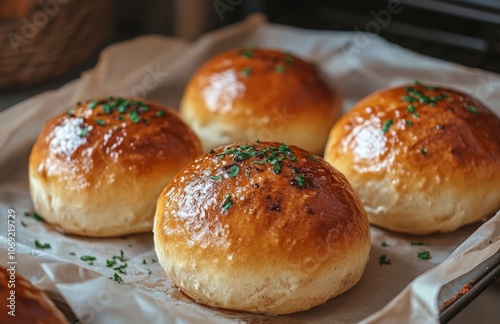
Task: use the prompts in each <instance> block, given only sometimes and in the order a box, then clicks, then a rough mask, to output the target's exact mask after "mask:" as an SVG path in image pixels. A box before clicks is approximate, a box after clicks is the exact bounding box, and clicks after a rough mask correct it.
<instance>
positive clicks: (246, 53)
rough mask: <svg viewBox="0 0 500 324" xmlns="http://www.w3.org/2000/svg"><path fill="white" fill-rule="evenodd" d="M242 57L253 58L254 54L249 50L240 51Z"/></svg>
mask: <svg viewBox="0 0 500 324" xmlns="http://www.w3.org/2000/svg"><path fill="white" fill-rule="evenodd" d="M240 55H243V56H244V57H247V58H252V57H253V53H252V52H251V51H249V50H243V51H240Z"/></svg>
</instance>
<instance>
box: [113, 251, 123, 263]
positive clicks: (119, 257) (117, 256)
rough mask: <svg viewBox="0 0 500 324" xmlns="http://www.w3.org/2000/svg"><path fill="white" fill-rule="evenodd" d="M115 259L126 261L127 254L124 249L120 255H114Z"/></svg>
mask: <svg viewBox="0 0 500 324" xmlns="http://www.w3.org/2000/svg"><path fill="white" fill-rule="evenodd" d="M113 260H119V261H121V262H125V255H124V253H123V251H122V250H120V255H113Z"/></svg>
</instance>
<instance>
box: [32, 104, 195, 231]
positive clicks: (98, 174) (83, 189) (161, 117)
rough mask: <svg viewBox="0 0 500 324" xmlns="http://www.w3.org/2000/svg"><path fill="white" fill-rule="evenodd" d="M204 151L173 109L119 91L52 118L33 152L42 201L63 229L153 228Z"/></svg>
mask: <svg viewBox="0 0 500 324" xmlns="http://www.w3.org/2000/svg"><path fill="white" fill-rule="evenodd" d="M200 154H201V144H200V142H199V140H198V138H197V137H196V135H195V134H194V133H193V132H192V131H191V129H190V128H189V127H188V126H187V125H186V124H184V122H182V121H181V119H180V118H179V117H177V115H176V113H175V112H173V111H172V110H170V109H168V108H166V107H163V106H162V105H160V104H159V103H156V102H153V101H141V100H140V99H138V98H135V99H134V98H115V97H110V98H108V99H104V100H95V101H86V102H82V103H78V104H77V105H76V106H74V107H71V108H70V109H68V111H67V112H65V113H62V114H60V115H58V116H56V117H55V118H53V119H52V120H50V121H48V122H47V124H46V125H45V127H44V128H43V130H42V132H41V133H40V135H39V137H38V139H37V141H36V142H35V145H34V146H33V149H32V152H31V156H30V159H29V180H30V192H31V197H32V199H33V203H34V206H35V209H36V210H37V211H38V213H40V214H41V215H42V216H43V218H44V219H45V220H46V221H47V222H49V223H51V224H53V225H54V226H55V227H56V228H57V229H58V230H61V231H63V232H67V233H72V234H77V235H83V236H93V237H111V236H118V235H125V234H130V233H139V232H148V231H151V229H152V227H153V218H154V210H155V204H156V200H157V198H158V195H159V194H160V193H161V191H162V189H163V188H164V187H165V185H166V184H167V183H168V182H169V181H170V179H172V178H173V176H174V175H175V174H176V173H177V172H178V171H179V170H180V169H181V168H182V167H183V166H184V165H186V164H187V163H188V162H190V161H191V160H193V159H194V158H196V157H197V156H198V155H200Z"/></svg>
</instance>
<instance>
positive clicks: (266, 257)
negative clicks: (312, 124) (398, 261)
mask: <svg viewBox="0 0 500 324" xmlns="http://www.w3.org/2000/svg"><path fill="white" fill-rule="evenodd" d="M154 233H155V248H156V251H157V254H158V257H159V260H160V263H161V264H162V266H163V267H164V269H165V270H166V272H167V275H168V276H169V278H170V280H171V281H172V282H173V283H174V284H175V285H177V286H179V287H180V288H181V289H182V290H183V291H184V292H185V293H186V294H188V295H189V296H191V297H193V298H194V299H196V300H199V301H200V302H202V303H205V304H208V305H212V306H216V307H223V308H230V309H239V310H246V311H251V312H265V313H275V314H283V313H290V312H296V311H300V310H305V309H308V308H310V307H313V306H315V305H318V304H320V303H322V302H324V301H326V300H327V299H329V298H332V297H334V296H336V295H338V294H340V293H342V292H343V291H345V290H347V289H349V288H350V287H351V286H353V285H354V284H355V283H356V282H357V281H358V280H359V278H360V276H361V274H362V272H363V269H364V267H365V265H366V262H367V258H368V252H369V249H370V234H369V225H368V220H367V218H366V214H365V212H364V210H363V208H362V206H361V205H360V202H359V200H358V198H357V196H356V194H355V193H354V192H353V190H352V189H351V187H350V185H349V183H348V182H347V181H346V179H345V178H344V176H343V175H342V174H341V173H340V172H338V171H337V170H335V169H334V168H332V167H331V166H330V165H328V163H326V162H325V161H324V160H323V159H321V158H320V157H316V156H313V155H311V154H309V153H308V152H307V151H304V150H302V149H299V148H297V147H295V146H287V145H285V144H279V143H270V142H261V143H243V144H235V145H230V146H225V147H220V148H218V149H216V150H215V151H212V152H210V153H207V154H204V155H202V156H200V157H199V158H198V159H197V160H196V161H194V162H193V163H191V164H190V165H188V166H187V167H186V168H184V169H183V170H182V171H181V172H180V173H179V174H178V175H177V176H176V177H175V178H174V179H173V180H172V182H171V183H169V185H168V186H167V187H166V188H165V190H164V191H163V193H162V194H161V195H160V198H159V200H158V207H157V211H156V216H155V227H154Z"/></svg>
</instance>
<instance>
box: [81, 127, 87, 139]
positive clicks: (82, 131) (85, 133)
mask: <svg viewBox="0 0 500 324" xmlns="http://www.w3.org/2000/svg"><path fill="white" fill-rule="evenodd" d="M88 134H89V129H88V128H87V127H84V128H82V129H80V137H86V136H87V135H88Z"/></svg>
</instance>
